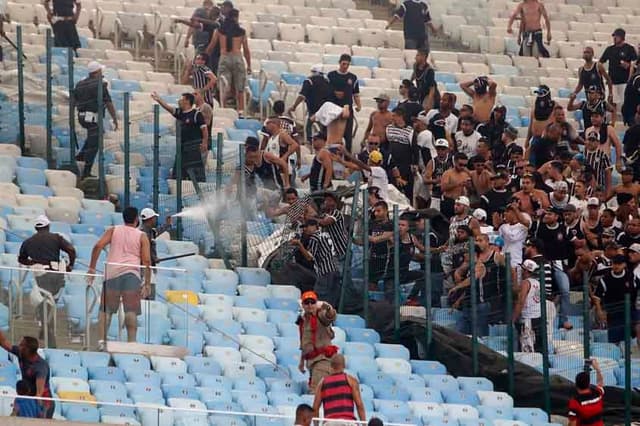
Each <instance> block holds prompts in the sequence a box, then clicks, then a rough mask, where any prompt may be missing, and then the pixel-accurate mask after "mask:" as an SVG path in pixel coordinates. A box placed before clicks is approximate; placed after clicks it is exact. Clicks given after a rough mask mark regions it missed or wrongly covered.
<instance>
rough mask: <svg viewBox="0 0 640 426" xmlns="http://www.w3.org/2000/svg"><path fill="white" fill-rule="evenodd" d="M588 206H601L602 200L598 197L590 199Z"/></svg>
mask: <svg viewBox="0 0 640 426" xmlns="http://www.w3.org/2000/svg"><path fill="white" fill-rule="evenodd" d="M587 206H600V200H598V198H596V197H590V198H589V199H588V200H587Z"/></svg>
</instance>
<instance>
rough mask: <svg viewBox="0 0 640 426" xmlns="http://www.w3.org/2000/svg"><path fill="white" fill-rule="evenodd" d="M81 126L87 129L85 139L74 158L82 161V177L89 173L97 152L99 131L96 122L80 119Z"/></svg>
mask: <svg viewBox="0 0 640 426" xmlns="http://www.w3.org/2000/svg"><path fill="white" fill-rule="evenodd" d="M80 124H81V125H82V127H84V128H85V129H87V139H86V140H85V141H84V145H83V146H82V149H81V150H80V152H79V153H78V155H77V156H76V160H80V161H84V170H83V171H82V177H87V176H89V175H90V174H91V168H92V167H93V162H94V161H95V159H96V155H97V154H98V143H99V133H98V124H96V123H87V122H85V121H80Z"/></svg>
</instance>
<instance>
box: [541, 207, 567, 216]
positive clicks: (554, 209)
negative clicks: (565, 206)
mask: <svg viewBox="0 0 640 426" xmlns="http://www.w3.org/2000/svg"><path fill="white" fill-rule="evenodd" d="M545 212H546V213H555V214H557V215H562V212H563V210H562V209H559V208H557V207H552V206H549V207H547V209H546V210H545Z"/></svg>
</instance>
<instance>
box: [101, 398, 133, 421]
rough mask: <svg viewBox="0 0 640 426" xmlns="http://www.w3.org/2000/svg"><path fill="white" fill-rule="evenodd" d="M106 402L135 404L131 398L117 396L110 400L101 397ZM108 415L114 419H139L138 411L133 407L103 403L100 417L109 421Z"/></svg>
mask: <svg viewBox="0 0 640 426" xmlns="http://www.w3.org/2000/svg"><path fill="white" fill-rule="evenodd" d="M100 400H101V401H104V402H112V403H118V404H133V401H132V400H131V399H129V398H122V397H119V398H116V399H115V400H113V401H109V400H107V399H100ZM106 417H111V418H113V419H114V420H115V419H118V420H119V421H127V420H129V421H137V420H136V411H135V409H134V408H133V407H119V406H115V405H101V406H100V418H101V419H102V421H103V422H107V421H108V420H106Z"/></svg>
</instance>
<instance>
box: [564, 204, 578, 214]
mask: <svg viewBox="0 0 640 426" xmlns="http://www.w3.org/2000/svg"><path fill="white" fill-rule="evenodd" d="M563 211H564V212H577V211H578V209H577V208H576V206H575V205H574V204H567V205H566V206H564V209H563Z"/></svg>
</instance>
